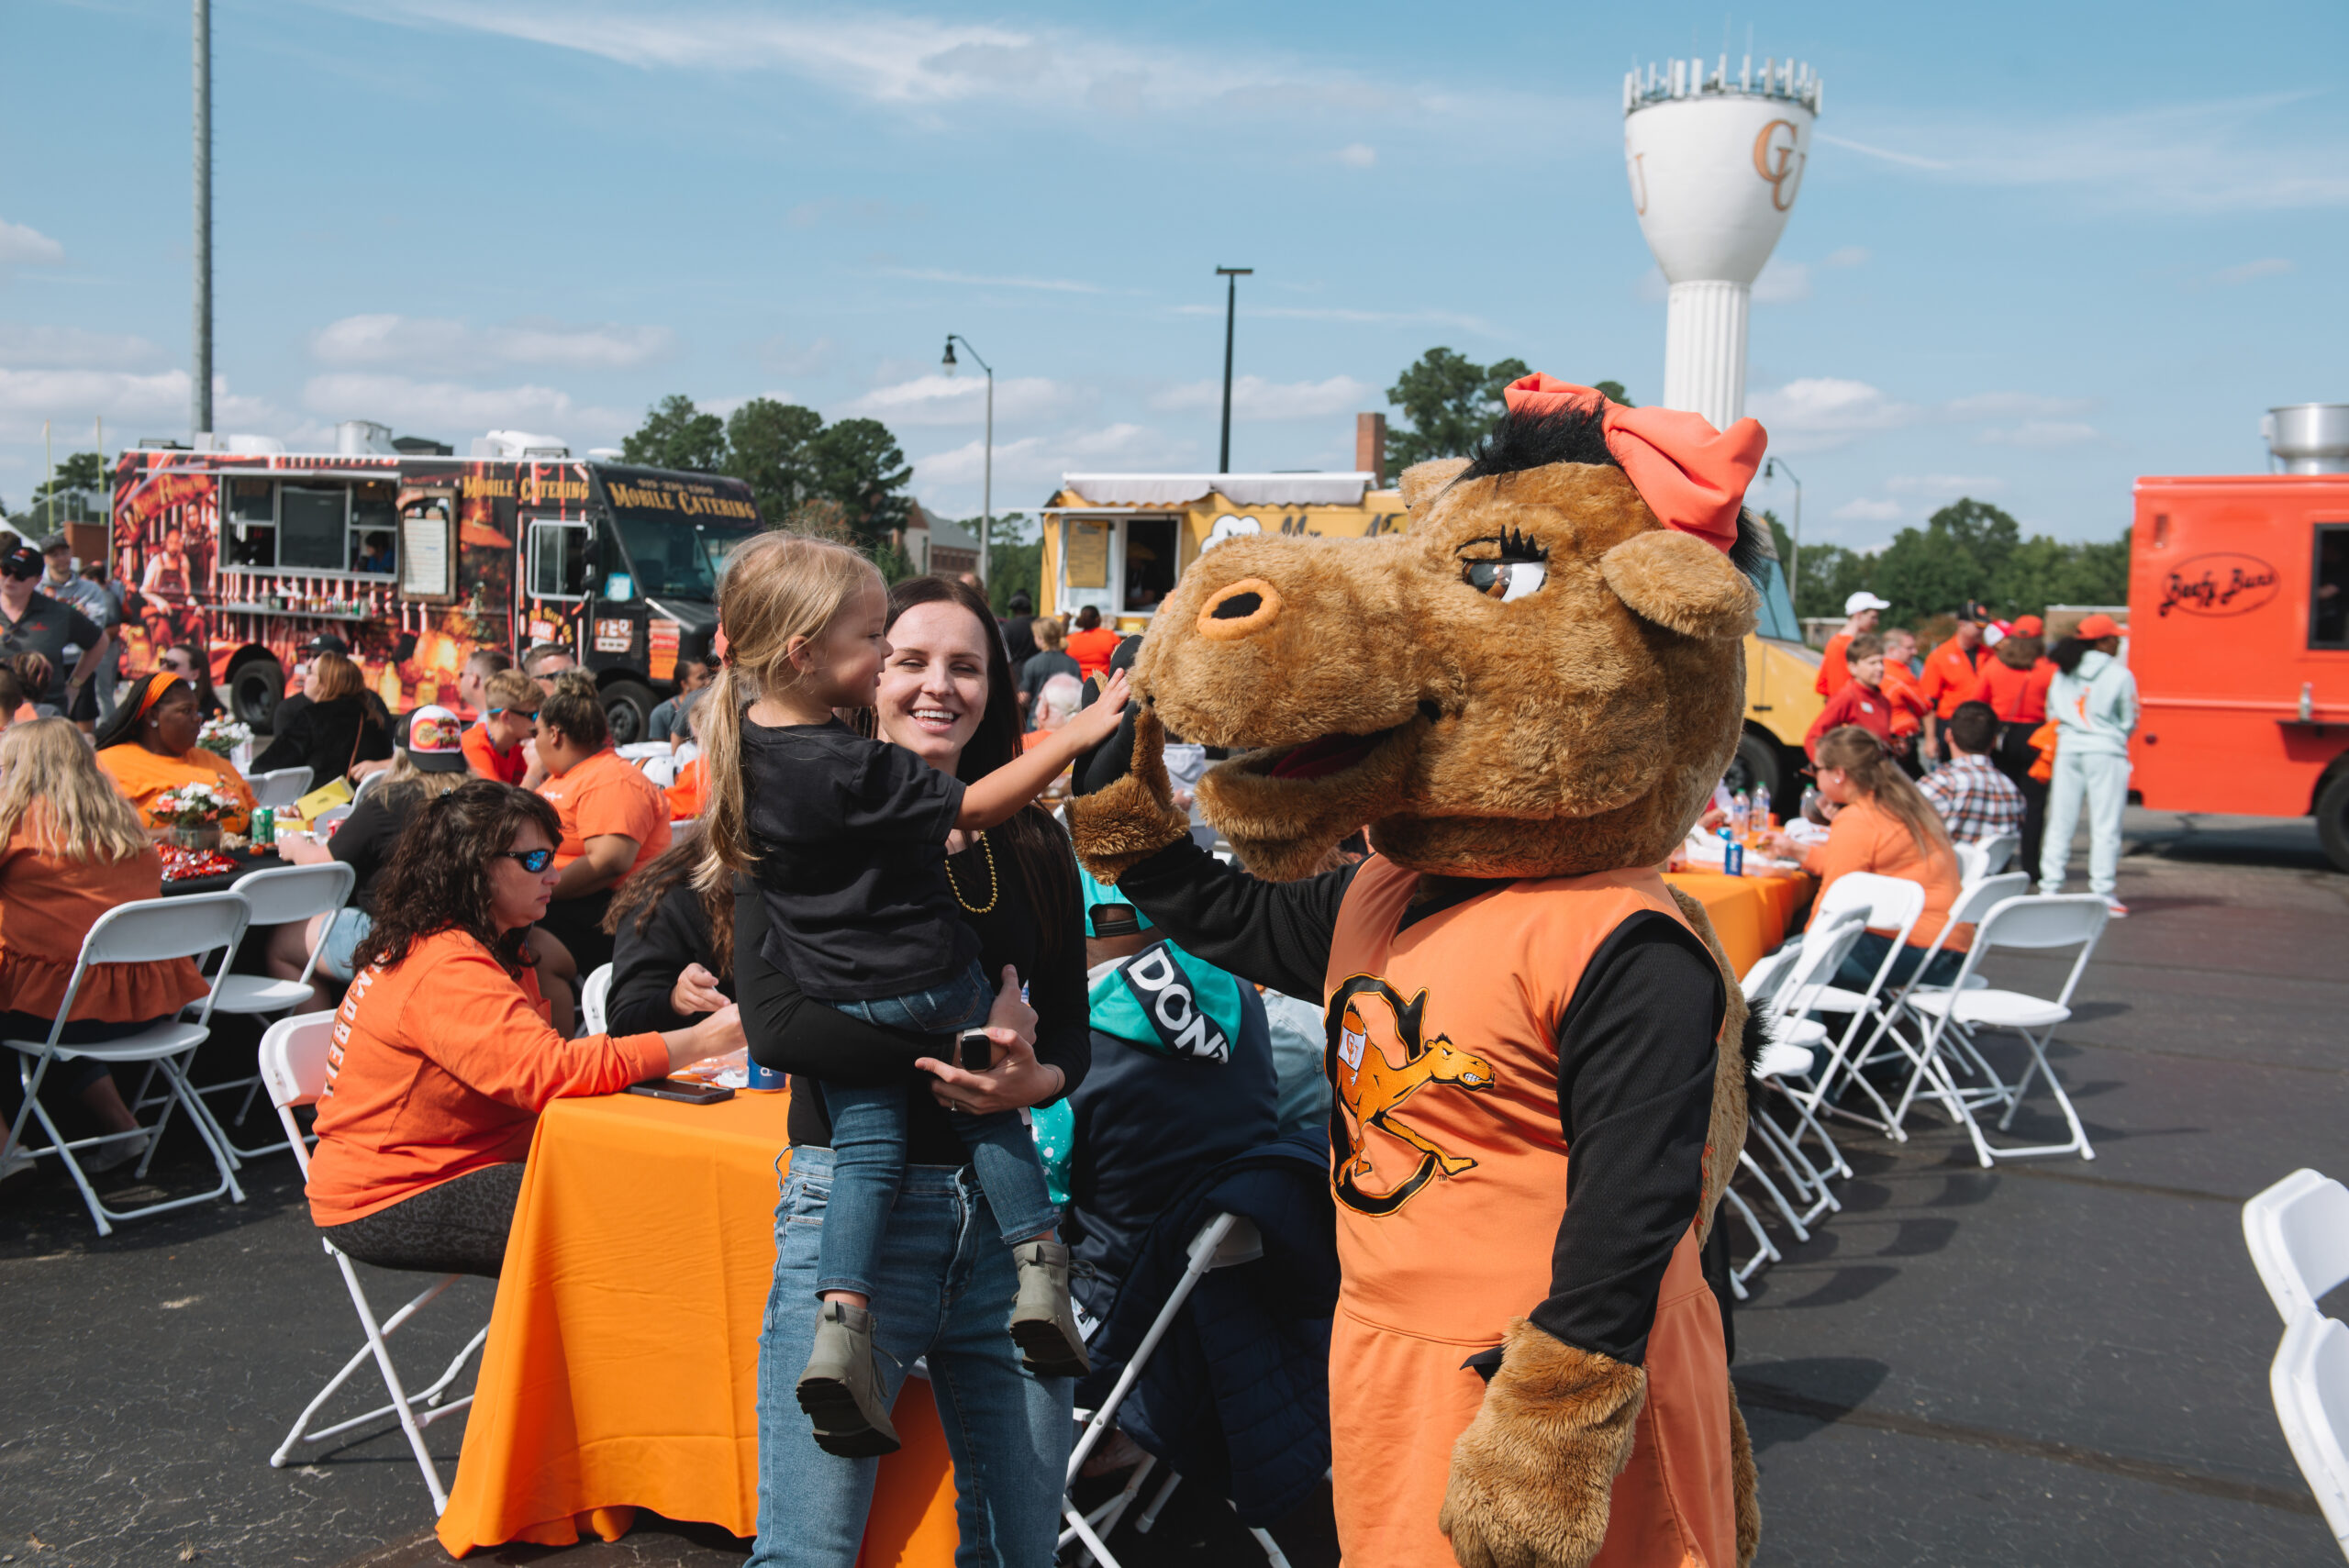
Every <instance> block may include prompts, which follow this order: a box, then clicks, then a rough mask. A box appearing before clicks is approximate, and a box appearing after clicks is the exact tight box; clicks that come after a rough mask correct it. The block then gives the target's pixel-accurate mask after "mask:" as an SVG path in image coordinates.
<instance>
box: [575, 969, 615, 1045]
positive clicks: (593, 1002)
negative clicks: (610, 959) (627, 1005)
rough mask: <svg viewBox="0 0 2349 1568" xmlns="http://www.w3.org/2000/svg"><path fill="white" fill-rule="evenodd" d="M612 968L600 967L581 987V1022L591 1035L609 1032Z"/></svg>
mask: <svg viewBox="0 0 2349 1568" xmlns="http://www.w3.org/2000/svg"><path fill="white" fill-rule="evenodd" d="M611 1000H612V966H611V965H610V964H608V963H607V964H602V965H599V966H598V967H597V968H596V972H595V973H593V974H590V975H589V976H588V977H587V978H586V980H585V981H584V983H583V984H581V985H580V987H579V1021H580V1022H581V1023H582V1024H584V1025H585V1026H586V1029H587V1032H588V1033H589V1034H606V1033H608V1032H609V1026H610V1012H609V1008H610V1006H611Z"/></svg>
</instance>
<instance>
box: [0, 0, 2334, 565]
mask: <svg viewBox="0 0 2349 1568" xmlns="http://www.w3.org/2000/svg"><path fill="white" fill-rule="evenodd" d="M1471 15H1473V20H1472V21H1467V22H1463V21H1462V20H1461V18H1463V17H1469V16H1471ZM1749 28H1751V32H1752V39H1753V52H1754V53H1755V55H1756V56H1757V57H1758V56H1761V55H1765V54H1768V55H1779V56H1784V55H1787V54H1789V53H1791V54H1794V55H1795V56H1797V57H1798V58H1799V59H1802V60H1805V61H1809V62H1810V63H1811V64H1812V65H1813V66H1814V67H1815V68H1816V69H1817V70H1818V71H1819V72H1820V74H1821V75H1822V76H1823V77H1824V79H1825V83H1826V101H1825V106H1824V112H1823V114H1822V116H1821V117H1820V122H1819V125H1818V132H1819V140H1818V142H1817V144H1816V146H1815V149H1814V156H1813V158H1812V161H1811V163H1810V166H1809V170H1808V172H1807V174H1806V177H1805V183H1804V185H1803V188H1802V192H1801V195H1800V199H1799V202H1798V206H1797V207H1796V209H1795V211H1794V214H1793V216H1792V218H1791V221H1790V222H1789V224H1788V226H1787V232H1786V235H1785V238H1784V239H1782V240H1781V242H1780V244H1779V246H1778V250H1777V253H1776V258H1775V260H1774V261H1773V263H1772V268H1771V270H1770V271H1769V272H1765V275H1764V278H1763V280H1762V284H1761V285H1760V286H1759V288H1758V290H1757V303H1756V305H1755V307H1754V310H1753V332H1752V342H1751V374H1750V378H1749V398H1748V407H1749V411H1750V412H1752V413H1753V414H1755V415H1757V416H1758V417H1761V418H1762V419H1763V421H1764V422H1765V425H1766V426H1768V428H1770V431H1771V438H1772V442H1771V444H1772V450H1773V451H1775V452H1777V453H1779V454H1781V455H1783V456H1785V457H1787V459H1788V460H1789V461H1790V462H1791V464H1792V466H1793V467H1794V468H1795V469H1796V470H1797V471H1798V473H1800V474H1801V475H1802V477H1803V480H1804V481H1805V482H1806V484H1807V487H1808V488H1807V493H1806V498H1805V506H1804V532H1805V536H1806V539H1809V540H1833V541H1837V542H1841V543H1844V544H1847V545H1852V546H1854V547H1866V546H1870V545H1875V544H1879V543H1881V542H1883V541H1884V540H1886V539H1889V538H1890V537H1891V535H1892V533H1893V532H1894V531H1895V530H1897V529H1898V528H1900V527H1902V526H1904V525H1907V524H1910V523H1914V522H1918V521H1920V520H1921V519H1922V518H1923V517H1925V515H1926V514H1927V513H1929V512H1930V511H1931V510H1932V508H1933V507H1934V506H1939V505H1941V504H1942V503H1943V502H1945V501H1947V500H1949V499H1951V498H1952V497H1954V495H1959V494H1962V493H1963V494H1972V495H1978V496H1982V497H1984V498H1987V499H1990V500H1994V501H1996V502H1998V503H1999V504H2000V505H2002V506H2007V507H2009V508H2010V509H2011V510H2013V511H2014V512H2015V513H2016V514H2017V515H2018V516H2019V517H2021V519H2022V520H2023V523H2024V525H2025V527H2026V528H2027V529H2030V530H2032V531H2043V532H2049V533H2053V534H2055V535H2057V536H2059V537H2062V538H2084V537H2110V536H2111V535H2112V534H2114V533H2116V532H2118V531H2119V530H2120V528H2121V527H2122V526H2124V524H2125V522H2126V520H2127V517H2128V508H2129V487H2130V482H2131V480H2132V478H2133V477H2134V476H2135V475H2137V474H2139V473H2197V472H2220V473H2229V472H2236V473H2239V472H2248V471H2253V470H2255V469H2257V468H2258V467H2260V466H2261V464H2262V462H2263V452H2262V448H2261V446H2260V444H2259V433H2258V422H2259V415H2260V412H2261V410H2262V409H2264V408H2266V406H2269V405H2271V404H2277V403H2287V402H2299V401H2309V400H2332V399H2349V310H2344V309H2343V302H2342V287H2343V281H2344V275H2345V273H2349V269H2344V264H2343V257H2344V256H2349V222H2344V218H2349V100H2345V99H2344V91H2349V90H2344V89H2343V88H2342V87H2341V86H2340V85H2339V84H2338V69H2337V67H2338V62H2339V61H2340V60H2341V59H2342V58H2343V50H2344V46H2349V9H2344V8H2343V7H2342V6H2339V5H2338V4H2337V0H2336V3H2333V4H2291V3H2285V4H2278V5H2275V6H2267V7H2264V8H2262V9H2261V11H2260V12H2259V14H2258V17H2257V20H2256V24H2255V25H2254V24H2253V23H2252V22H2250V21H2249V20H2248V19H2247V18H2246V17H2245V16H2244V14H2243V13H2235V12H2232V11H2231V10H2230V9H2228V8H2225V7H2215V6H2202V5H2197V6H2125V7H2124V6H2063V5H2052V6H2051V5H2047V4H2037V5H2030V6H2024V5H2017V4H1987V5H1974V6H1963V7H1948V6H1944V7H1935V8H1932V11H1931V13H1930V14H1928V12H1927V8H1924V7H1908V6H1904V7H1888V6H1881V5H1848V6H1832V5H1786V6H1779V7H1777V8H1776V9H1773V10H1769V11H1760V12H1753V13H1748V12H1745V11H1742V10H1739V11H1733V12H1730V13H1727V14H1726V15H1725V14H1724V12H1723V11H1722V10H1720V9H1719V8H1714V7H1709V6H1670V5H1649V6H1638V7H1620V6H1585V5H1563V6H1562V5H1554V4H1553V5H1550V6H1512V5H1502V4H1492V5H1487V6H1481V7H1477V8H1476V9H1475V11H1474V13H1473V14H1472V13H1468V12H1464V11H1461V10H1459V9H1457V8H1451V7H1430V6H1417V5H1414V6H1399V5H1398V6H1384V5H1378V6H1374V5H1360V4H1357V5H1348V6H1303V5H1291V6H1279V7H1268V6H1247V5H1237V4H1227V3H1221V0H1213V3H1209V0H1191V3H1177V4H1170V5H1162V6H1154V7H1151V8H1149V9H1148V10H1147V11H1145V10H1143V9H1142V8H1140V7H1131V8H1110V7H1101V6H1074V5H1051V4H1044V5H1037V4H1029V5H1023V6H1019V8H1017V9H1000V10H984V11H983V10H977V9H969V8H942V7H927V8H924V7H918V6H901V7H896V8H885V7H882V6H870V5H866V6H837V7H832V8H817V7H801V6H766V5H751V4H728V3H725V0H683V3H673V4H666V5H662V6H657V7H655V6H618V5H610V4H606V3H603V0H368V3H367V4H365V5H363V6H362V5H359V4H349V5H333V4H303V3H297V0H271V3H269V4H259V3H257V0H214V20H213V39H214V52H215V64H214V73H215V85H214V122H215V132H216V142H217V161H216V167H215V174H214V182H215V207H216V217H215V226H216V227H215V239H214V257H215V269H216V284H215V287H216V292H217V350H216V356H217V357H216V366H215V368H216V372H217V376H218V377H219V379H220V382H221V383H222V385H223V391H222V393H221V395H219V397H218V399H217V406H218V410H219V412H218V414H217V418H216V423H217V425H218V426H219V427H220V428H222V429H223V430H224V431H227V430H250V431H256V432H262V433H267V434H273V435H277V436H281V437H284V438H286V439H289V440H293V441H295V442H297V443H303V444H315V443H317V442H318V441H320V440H322V439H326V437H327V435H328V432H329V431H330V429H331V426H332V424H333V422H334V421H335V420H337V419H340V418H350V417H363V418H373V419H378V420H382V421H384V422H385V423H388V424H391V425H393V426H395V428H397V429H399V430H400V431H401V432H403V433H415V434H423V435H432V436H437V437H439V438H440V439H447V440H453V441H455V442H456V443H457V444H458V449H459V450H461V451H462V450H464V449H465V443H466V442H467V441H468V440H469V439H471V438H472V437H473V436H475V435H478V434H479V433H481V432H482V431H483V430H484V429H487V428H493V427H511V428H523V429H529V430H533V431H540V432H544V433H549V434H554V435H558V436H562V437H563V438H564V439H568V440H569V441H570V442H571V443H572V444H573V448H574V450H584V449H585V448H587V447H589V446H592V445H597V444H605V443H613V444H616V443H617V441H618V438H619V437H620V436H621V435H622V434H624V433H625V432H626V431H627V430H628V429H629V428H632V427H633V426H634V425H635V424H636V422H637V421H638V420H639V418H640V417H641V416H642V413H643V411H644V409H645V407H646V406H647V405H649V404H650V403H651V401H653V400H654V399H655V398H657V397H659V396H661V395H663V394H666V393H670V392H685V393H686V394H688V395H691V396H693V397H694V398H695V399H696V401H698V402H701V403H703V404H704V405H706V406H718V407H721V408H722V407H725V406H730V405H731V404H732V403H734V402H738V401H740V399H743V398H746V397H751V396H755V395H770V396H777V397H784V398H787V399H790V400H792V401H796V402H803V403H807V404H809V405H811V406H815V407H817V408H819V409H821V410H822V411H823V412H824V413H825V414H826V415H827V416H828V417H841V416H844V415H848V414H852V413H859V414H871V415H874V416H875V417H880V418H882V419H884V420H885V421H886V422H887V423H888V424H889V425H890V426H891V428H893V429H894V430H896V433H897V435H898V437H899V438H900V439H901V441H902V442H903V444H904V446H905V449H906V450H907V453H908V455H909V456H911V457H912V458H913V459H914V460H915V461H916V464H917V477H916V485H915V487H916V490H917V493H918V495H920V496H921V497H922V498H923V500H924V501H925V502H926V503H928V504H930V505H932V506H937V507H939V508H940V509H941V510H944V511H946V512H948V513H950V514H966V513H975V512H976V511H977V510H978V506H979V469H980V462H979V436H980V425H979V415H980V406H979V400H978V393H977V378H976V376H975V375H971V374H969V373H968V371H967V369H966V373H965V378H964V379H961V380H957V381H954V382H947V381H944V380H942V379H941V378H940V376H939V373H938V359H939V351H940V347H941V343H942V341H943V339H944V337H945V334H946V333H948V332H949V331H953V332H960V333H962V334H963V335H964V336H965V337H967V338H968V339H971V341H972V342H974V344H976V345H977V347H978V350H979V351H980V352H981V353H983V354H985V356H986V357H987V358H988V359H989V360H990V361H993V363H994V365H995V367H996V375H997V383H996V484H995V504H996V509H997V510H998V511H999V512H1000V511H1008V510H1013V509H1019V508H1032V507H1033V506H1037V505H1039V504H1041V502H1042V501H1043V500H1044V499H1045V497H1046V495H1048V494H1049V492H1050V491H1051V490H1052V488H1053V485H1054V483H1055V481H1056V480H1057V478H1058V476H1059V474H1060V473H1062V472H1063V471H1064V470H1071V469H1074V470H1079V471H1082V470H1101V469H1142V470H1152V469H1186V470H1191V469H1203V468H1211V467H1213V465H1214V462H1215V456H1216V451H1215V446H1216V421H1217V397H1218V387H1217V381H1218V378H1219V375H1220V372H1221V368H1222V366H1221V355H1222V348H1223V343H1222V335H1223V319H1222V316H1223V310H1222V306H1223V295H1222V290H1221V288H1220V286H1219V281H1218V280H1217V279H1216V278H1215V277H1214V276H1213V269H1214V268H1215V267H1216V266H1217V265H1218V264H1226V265H1246V266H1253V267H1254V268H1255V269H1256V273H1255V275H1254V276H1253V277H1252V278H1249V279H1246V280H1243V282H1242V285H1241V313H1240V321H1239V355H1238V360H1239V363H1238V369H1239V373H1240V375H1241V378H1242V379H1241V384H1240V391H1239V395H1238V400H1237V402H1238V408H1237V412H1236V415H1235V418H1234V431H1233V451H1232V466H1233V467H1234V468H1235V469H1241V470H1253V469H1275V468H1351V467H1352V466H1353V415H1354V413H1355V412H1356V411H1357V410H1363V409H1383V408H1385V407H1386V402H1385V396H1384V389H1385V388H1386V387H1387V386H1388V385H1390V384H1392V383H1393V381H1394V378H1395V374H1396V373H1397V371H1398V370H1400V369H1401V368H1402V367H1403V366H1404V365H1406V364H1408V362H1409V361H1411V360H1412V359H1414V358H1415V357H1417V356H1418V355H1419V353H1420V352H1421V351H1422V350H1426V349H1427V348H1429V347H1431V346H1432V345H1435V344H1445V345H1449V346H1450V347H1453V348H1454V349H1457V350H1460V351H1461V352H1463V353H1465V354H1467V355H1469V356H1471V357H1472V358H1475V359H1477V360H1480V361H1489V360H1493V359H1497V358H1501V357H1503V356H1507V355H1515V356H1517V357H1519V358H1521V359H1524V360H1525V361H1528V362H1530V363H1531V364H1532V365H1533V366H1534V367H1535V368H1537V369H1542V370H1546V371H1549V372H1551V373H1554V374H1558V375H1561V376H1564V377H1566V378H1568V379H1572V380H1583V381H1588V380H1597V379H1599V378H1603V377H1613V378H1616V379H1619V380H1620V381H1622V382H1623V383H1625V384H1626V385H1627V386H1628V388H1629V389H1630V391H1631V395H1633V396H1634V397H1635V398H1638V399H1640V400H1642V401H1648V400H1651V399H1653V397H1655V396H1656V395H1657V394H1658V393H1659V391H1660V389H1661V382H1662V375H1663V356H1664V306H1663V304H1662V298H1663V294H1662V286H1661V281H1660V279H1659V278H1658V277H1657V276H1656V275H1655V273H1654V271H1653V264H1652V262H1651V261H1650V260H1649V258H1648V254H1647V250H1646V248H1645V246H1644V245H1643V243H1642V240H1641V238H1640V233H1639V228H1638V226H1637V223H1636V221H1635V220H1634V217H1633V215H1632V211H1631V200H1630V197H1629V195H1628V194H1627V191H1626V185H1625V180H1624V175H1623V169H1622V151H1621V150H1622V126H1621V114H1620V97H1619V94H1620V80H1621V77H1622V74H1623V72H1624V71H1625V70H1626V69H1628V68H1629V67H1630V66H1631V65H1632V64H1633V63H1635V62H1637V61H1647V60H1653V59H1657V58H1659V57H1664V56H1667V55H1670V54H1674V53H1678V54H1687V53H1690V52H1692V51H1701V52H1703V53H1705V54H1706V55H1708V56H1711V55H1714V54H1717V53H1719V52H1720V50H1721V48H1722V45H1723V40H1724V38H1725V37H1726V38H1727V39H1728V40H1729V46H1730V49H1731V53H1732V57H1734V56H1735V55H1737V54H1742V52H1743V51H1744V50H1745V48H1746V39H1747V36H1748V29H1749ZM0 39H5V41H6V58H7V59H8V60H9V61H10V62H11V65H12V67H13V69H12V70H11V72H10V86H11V93H10V98H11V102H10V104H9V109H10V114H9V119H10V123H11V125H12V126H13V127H14V132H13V134H12V136H11V139H10V140H11V149H10V150H11V156H10V157H9V158H8V159H7V160H6V172H5V173H0V497H5V498H6V500H7V501H9V502H10V503H11V504H12V505H21V504H22V501H23V498H24V495H25V494H26V493H27V492H28V490H29V489H30V488H31V486H32V485H33V484H35V483H37V482H38V480H39V476H40V464H41V445H40V432H41V421H42V420H43V419H44V418H47V419H50V420H53V421H54V422H55V426H56V429H57V432H58V443H59V444H58V450H60V452H63V451H65V450H71V449H72V448H74V447H77V446H86V445H87V444H88V442H89V432H90V429H91V421H92V418H93V417H94V416H99V415H103V416H104V417H105V418H106V436H107V440H108V444H109V446H110V447H112V446H116V445H119V444H121V443H123V442H124V441H126V440H135V439H137V438H139V437H141V436H177V437H183V438H184V434H185V430H186V419H187V415H186V408H187V401H188V399H187V382H186V373H187V364H188V354H189V350H188V317H189V303H188V302H189V285H188V251H189V217H188V201H189V197H188V191H189V183H188V163H189V128H188V106H189V97H188V60H189V46H188V11H187V6H186V5H185V4H184V0H176V3H163V0H155V3H149V0H102V3H91V4H81V5H72V4H60V3H56V0H17V3H16V4H14V5H12V6H9V7H8V11H7V18H6V23H5V24H0ZM966 366H967V361H966ZM1753 498H1754V499H1755V500H1757V501H1758V502H1761V503H1762V504H1765V505H1773V506H1779V507H1780V508H1781V509H1782V511H1783V509H1784V508H1786V507H1787V506H1788V505H1789V504H1790V502H1791V500H1792V492H1791V490H1790V489H1787V488H1786V487H1784V486H1783V485H1781V486H1780V487H1778V488H1776V489H1761V488H1757V490H1756V492H1755V493H1754V497H1753Z"/></svg>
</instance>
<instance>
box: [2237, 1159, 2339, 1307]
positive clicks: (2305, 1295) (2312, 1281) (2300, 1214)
mask: <svg viewBox="0 0 2349 1568" xmlns="http://www.w3.org/2000/svg"><path fill="white" fill-rule="evenodd" d="M2243 1242H2244V1244H2245V1245H2246V1246H2248V1247H2249V1248H2250V1249H2251V1262H2252V1266H2253V1267H2254V1268H2255V1269H2257V1270H2258V1271H2259V1280H2260V1283H2261V1284H2265V1285H2266V1287H2267V1295H2268V1297H2269V1298H2270V1299H2271V1300H2273V1301H2274V1302H2275V1303H2276V1310H2277V1313H2278V1314H2279V1315H2280V1316H2281V1317H2282V1318H2283V1319H2284V1321H2285V1322H2286V1323H2288V1324H2289V1323H2293V1322H2297V1321H2298V1320H2299V1319H2300V1318H2309V1317H2313V1316H2315V1315H2316V1311H2317V1305H2316V1304H2317V1301H2318V1299H2319V1298H2320V1297H2321V1296H2323V1295H2324V1294H2325V1293H2326V1292H2327V1291H2329V1290H2332V1288H2333V1287H2334V1286H2336V1285H2338V1284H2341V1282H2342V1281H2343V1280H2349V1187H2344V1186H2343V1185H2342V1184H2340V1183H2339V1182H2336V1181H2334V1180H2332V1178H2331V1177H2330V1176H2321V1175H2319V1174H2318V1173H2316V1172H2314V1171H2310V1170H2299V1171H2295V1172H2293V1173H2291V1174H2290V1175H2288V1176H2287V1177H2285V1178H2284V1179H2283V1180H2282V1181H2280V1182H2278V1183H2277V1184H2275V1185H2274V1186H2272V1187H2269V1188H2268V1189H2267V1190H2266V1192H2264V1193H2261V1194H2260V1195H2258V1196H2256V1197H2254V1198H2253V1199H2252V1200H2251V1201H2250V1202H2249V1203H2247V1204H2244V1205H2243Z"/></svg>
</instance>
